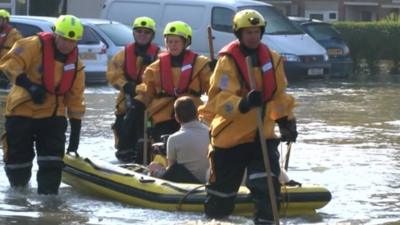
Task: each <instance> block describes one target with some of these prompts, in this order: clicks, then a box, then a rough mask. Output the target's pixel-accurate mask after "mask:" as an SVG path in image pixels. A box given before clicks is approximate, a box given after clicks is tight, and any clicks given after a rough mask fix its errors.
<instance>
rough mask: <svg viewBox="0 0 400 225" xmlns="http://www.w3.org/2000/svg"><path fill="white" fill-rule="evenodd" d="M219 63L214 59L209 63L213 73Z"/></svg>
mask: <svg viewBox="0 0 400 225" xmlns="http://www.w3.org/2000/svg"><path fill="white" fill-rule="evenodd" d="M217 62H218V60H216V59H213V60H211V61H210V62H209V64H208V65H209V66H210V69H211V71H214V69H215V66H216V65H217Z"/></svg>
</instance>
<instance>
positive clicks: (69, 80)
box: [38, 32, 78, 95]
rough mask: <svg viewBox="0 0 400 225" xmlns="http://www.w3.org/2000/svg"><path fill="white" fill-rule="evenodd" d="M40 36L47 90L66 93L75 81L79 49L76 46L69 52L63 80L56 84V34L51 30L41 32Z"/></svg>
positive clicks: (57, 93) (44, 79)
mask: <svg viewBox="0 0 400 225" xmlns="http://www.w3.org/2000/svg"><path fill="white" fill-rule="evenodd" d="M38 35H39V38H40V40H41V41H42V54H43V62H42V65H43V72H44V74H43V83H44V86H45V88H46V90H47V91H48V92H50V93H52V94H56V95H64V94H65V93H66V92H67V91H69V90H70V89H71V87H72V84H73V82H74V79H75V76H76V72H77V63H78V49H77V48H75V49H74V50H72V52H71V53H69V54H68V57H67V60H66V61H65V63H64V71H63V75H62V78H61V82H60V84H59V85H58V86H55V84H54V67H55V62H54V35H53V33H51V32H40V33H39V34H38Z"/></svg>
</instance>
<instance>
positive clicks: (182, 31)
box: [164, 21, 192, 43]
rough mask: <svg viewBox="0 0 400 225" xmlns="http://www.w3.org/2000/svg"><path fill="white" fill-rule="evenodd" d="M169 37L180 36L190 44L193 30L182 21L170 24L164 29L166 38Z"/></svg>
mask: <svg viewBox="0 0 400 225" xmlns="http://www.w3.org/2000/svg"><path fill="white" fill-rule="evenodd" d="M167 35H178V36H180V37H183V38H185V39H186V40H188V41H189V43H190V42H191V40H192V28H191V27H190V26H189V25H188V24H187V23H185V22H182V21H173V22H169V23H168V24H167V25H166V26H165V29H164V37H165V36H167Z"/></svg>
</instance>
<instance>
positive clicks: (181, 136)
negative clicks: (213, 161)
mask: <svg viewBox="0 0 400 225" xmlns="http://www.w3.org/2000/svg"><path fill="white" fill-rule="evenodd" d="M174 110H175V119H176V121H177V122H178V123H179V124H180V125H181V128H180V130H178V131H177V132H175V133H173V134H172V135H171V136H169V138H168V141H167V152H166V153H167V161H168V169H167V170H166V171H165V169H164V167H163V166H162V165H161V164H160V163H156V162H153V163H151V164H150V166H149V168H150V171H151V174H152V175H154V176H158V177H161V178H163V179H166V180H170V181H175V182H182V183H205V182H206V174H207V171H208V168H209V163H208V159H207V153H208V146H209V144H210V141H209V135H208V127H207V126H206V125H204V124H202V123H201V122H200V121H198V119H197V107H196V105H195V104H194V102H193V100H192V99H191V98H190V97H188V96H184V97H180V98H178V99H177V100H176V101H175V103H174Z"/></svg>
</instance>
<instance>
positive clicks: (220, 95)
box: [200, 56, 242, 120]
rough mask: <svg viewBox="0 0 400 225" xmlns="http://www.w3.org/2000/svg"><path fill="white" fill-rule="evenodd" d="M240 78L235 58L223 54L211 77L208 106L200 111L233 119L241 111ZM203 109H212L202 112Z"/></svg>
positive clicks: (204, 113)
mask: <svg viewBox="0 0 400 225" xmlns="http://www.w3.org/2000/svg"><path fill="white" fill-rule="evenodd" d="M238 78H239V74H238V71H237V69H236V65H235V63H234V61H233V59H231V58H230V57H228V56H222V57H221V58H220V59H219V60H218V63H217V66H216V68H215V71H214V73H213V75H212V76H211V78H210V89H209V91H208V103H207V105H208V106H206V107H205V108H203V109H201V110H200V113H203V115H207V114H208V115H210V114H219V115H221V116H223V117H225V118H226V119H233V118H234V117H235V116H236V115H237V114H238V113H240V111H239V103H240V101H241V100H242V97H241V96H239V95H238V93H240V91H241V85H240V82H239V79H238ZM202 110H206V111H207V110H211V111H208V112H202ZM206 117H207V116H206ZM206 120H207V119H206Z"/></svg>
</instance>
